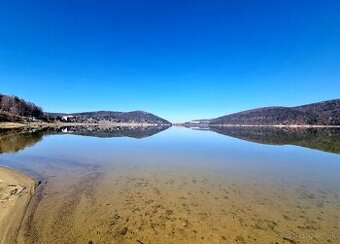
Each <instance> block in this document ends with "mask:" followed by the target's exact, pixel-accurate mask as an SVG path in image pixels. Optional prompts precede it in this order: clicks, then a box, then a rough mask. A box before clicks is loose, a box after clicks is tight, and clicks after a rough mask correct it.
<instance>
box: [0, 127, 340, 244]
mask: <svg viewBox="0 0 340 244" xmlns="http://www.w3.org/2000/svg"><path fill="white" fill-rule="evenodd" d="M70 130H71V132H70ZM158 132H159V133H158ZM339 135H340V130H339V129H338V130H336V129H334V130H316V129H313V130H301V129H300V130H297V129H295V130H287V129H272V130H268V129H267V130H264V129H259V128H257V129H256V128H252V129H242V130H241V129H237V128H236V129H230V128H226V129H221V128H215V129H212V130H192V129H188V128H174V127H172V128H170V129H167V130H163V129H138V128H137V129H133V130H126V129H119V130H116V129H115V130H107V129H106V130H103V131H98V130H96V129H93V128H92V129H91V130H86V129H81V130H79V129H74V128H73V129H72V128H71V129H70V128H68V129H63V130H61V129H60V130H59V131H53V130H52V131H51V130H45V131H36V132H34V133H29V132H27V131H25V132H23V131H20V132H18V131H3V132H1V133H0V152H1V153H2V154H1V155H0V164H1V165H5V166H9V167H11V168H14V169H19V170H23V171H25V172H27V173H29V174H31V175H33V176H34V177H37V178H38V179H40V180H41V181H42V182H43V183H42V184H41V187H40V188H39V190H38V193H37V194H36V196H35V199H34V202H33V203H32V204H31V206H30V211H29V214H28V215H27V216H26V220H25V224H24V227H23V233H22V236H21V237H20V238H21V239H20V240H23V241H25V242H27V243H339V242H340V154H339V152H340V144H339V140H340V136H339Z"/></svg>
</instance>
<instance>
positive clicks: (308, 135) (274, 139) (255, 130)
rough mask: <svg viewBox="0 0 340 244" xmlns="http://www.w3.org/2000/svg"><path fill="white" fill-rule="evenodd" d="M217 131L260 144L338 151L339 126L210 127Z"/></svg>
mask: <svg viewBox="0 0 340 244" xmlns="http://www.w3.org/2000/svg"><path fill="white" fill-rule="evenodd" d="M210 130H212V131H215V132H217V133H220V134H223V135H227V136H231V137H235V138H239V139H243V140H247V141H251V142H256V143H262V144H271V145H296V146H302V147H308V148H312V149H317V150H321V151H326V152H332V153H340V128H277V127H218V126H214V127H211V128H210Z"/></svg>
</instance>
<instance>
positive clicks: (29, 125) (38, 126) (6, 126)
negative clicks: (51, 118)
mask: <svg viewBox="0 0 340 244" xmlns="http://www.w3.org/2000/svg"><path fill="white" fill-rule="evenodd" d="M64 126H99V127H149V126H171V124H150V123H41V122H33V123H15V122H0V129H19V128H33V129H43V128H56V127H64Z"/></svg>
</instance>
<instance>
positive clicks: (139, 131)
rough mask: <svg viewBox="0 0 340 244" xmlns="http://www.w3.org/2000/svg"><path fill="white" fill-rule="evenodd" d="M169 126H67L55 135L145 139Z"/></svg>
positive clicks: (57, 130) (55, 132)
mask: <svg viewBox="0 0 340 244" xmlns="http://www.w3.org/2000/svg"><path fill="white" fill-rule="evenodd" d="M168 128H169V126H135V127H131V126H115V127H102V126H93V125H91V126H66V127H61V128H58V129H56V131H54V133H53V132H52V133H53V134H73V135H81V136H93V137H133V138H145V137H149V136H152V135H154V134H157V133H159V132H161V131H163V130H166V129H168Z"/></svg>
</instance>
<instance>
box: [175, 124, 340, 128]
mask: <svg viewBox="0 0 340 244" xmlns="http://www.w3.org/2000/svg"><path fill="white" fill-rule="evenodd" d="M173 126H180V127H188V128H192V127H201V128H210V127H273V128H340V125H242V124H211V125H199V124H192V125H190V124H189V125H185V124H173Z"/></svg>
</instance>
